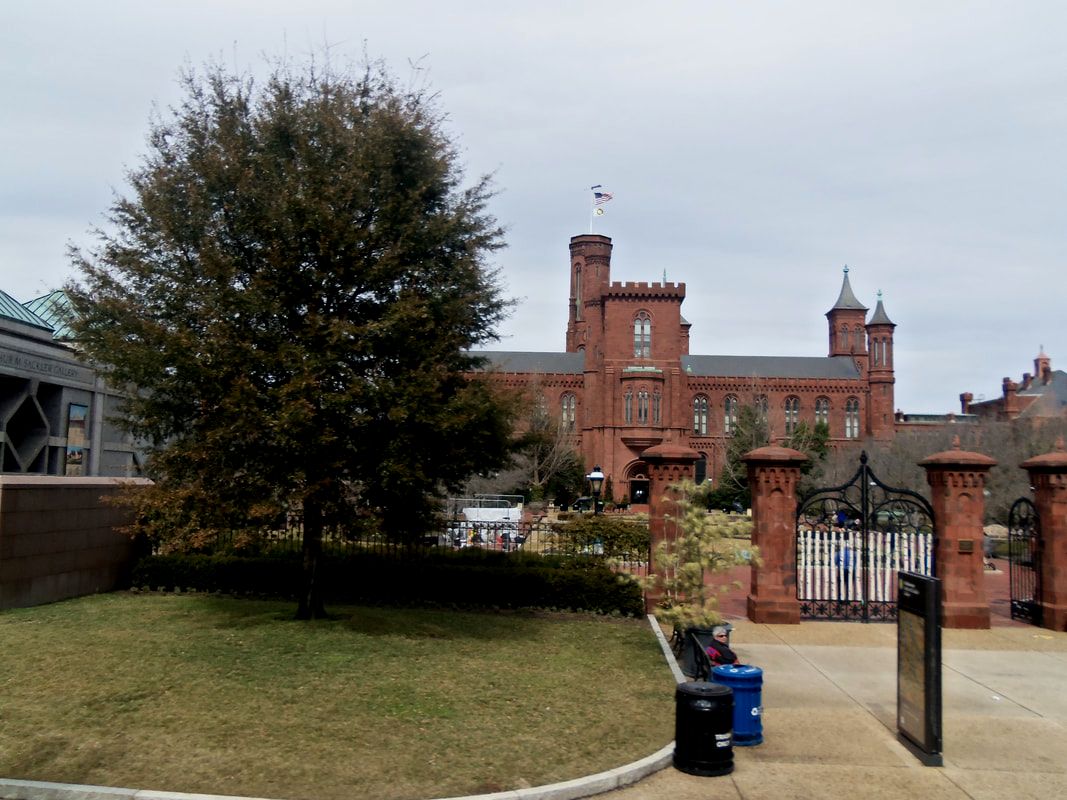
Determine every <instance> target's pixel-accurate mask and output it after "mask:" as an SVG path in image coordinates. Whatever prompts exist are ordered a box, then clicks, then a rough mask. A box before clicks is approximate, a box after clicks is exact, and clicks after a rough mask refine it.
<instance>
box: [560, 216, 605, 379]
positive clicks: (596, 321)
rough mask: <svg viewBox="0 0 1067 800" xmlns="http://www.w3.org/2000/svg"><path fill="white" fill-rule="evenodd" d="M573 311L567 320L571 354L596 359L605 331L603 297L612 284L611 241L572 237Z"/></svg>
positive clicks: (570, 311) (571, 294)
mask: <svg viewBox="0 0 1067 800" xmlns="http://www.w3.org/2000/svg"><path fill="white" fill-rule="evenodd" d="M570 253H571V292H570V301H569V303H570V310H569V314H568V317H567V352H568V353H577V352H579V351H581V350H585V351H586V353H587V356H586V358H587V361H586V363H587V364H588V363H589V361H588V359H589V358H590V357H593V358H595V353H594V351H595V349H596V348H595V345H596V344H597V342H594V341H592V340H593V338H594V337H596V336H599V334H600V332H601V331H602V329H603V318H602V317H603V309H602V307H601V297H602V296H603V294H604V291H605V290H606V289H607V287H608V284H609V283H610V282H611V239H610V238H609V237H607V236H601V235H599V234H592V233H590V234H585V235H582V236H572V237H571V244H570Z"/></svg>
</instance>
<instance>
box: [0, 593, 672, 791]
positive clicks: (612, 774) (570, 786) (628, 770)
mask: <svg viewBox="0 0 1067 800" xmlns="http://www.w3.org/2000/svg"><path fill="white" fill-rule="evenodd" d="M648 621H649V625H651V627H652V631H653V633H655V634H656V639H657V640H658V641H659V645H660V648H661V649H662V650H663V655H664V657H665V658H666V660H667V664H668V665H669V666H670V668H671V673H672V674H673V675H674V678H675V681H676V682H677V683H684V682H685V676H684V675H682V671H681V669H679V667H678V663H677V661H676V660H675V658H674V654H673V653H671V648H670V645H669V644H668V643H667V640H666V638H665V637H664V636H663V631H662V629H661V628H660V626H659V623H657V622H656V619H655V617H653V616H652V615H651V614H649V615H648ZM673 757H674V742H671V743H670V744H668V745H666V746H665V747H663V748H662V749H660V750H657V751H656V752H655V753H653V754H652V755H650V756H645V757H644V758H642V759H639V760H637V761H633V762H631V763H629V764H625V765H623V766H621V767H616V768H615V769H609V770H607V771H606V772H598V773H596V774H595V775H586V776H585V777H583V778H574V779H573V780H569V781H562V782H560V783H548V784H545V785H544V786H533V787H531V788H529V789H511V790H509V791H506V792H494V793H493V794H478V795H467V796H465V797H449V798H435V800H578V798H582V797H589V796H590V795H594V794H600V793H602V792H610V791H613V790H615V789H621V788H622V787H624V786H629V785H630V784H632V783H637V782H638V781H639V780H641V779H642V778H646V777H648V776H649V775H651V774H652V773H653V772H659V771H660V770H661V769H664V768H665V767H668V766H670V764H671V761H672V759H673ZM0 800H267V798H251V797H235V796H233V795H223V794H186V793H184V792H157V791H152V790H149V789H118V788H112V787H108V786H83V785H80V784H76V783H49V782H46V781H19V780H13V779H10V778H0Z"/></svg>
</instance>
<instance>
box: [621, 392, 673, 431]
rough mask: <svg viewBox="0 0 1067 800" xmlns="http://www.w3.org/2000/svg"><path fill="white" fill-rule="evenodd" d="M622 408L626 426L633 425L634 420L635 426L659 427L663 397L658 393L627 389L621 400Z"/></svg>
mask: <svg viewBox="0 0 1067 800" xmlns="http://www.w3.org/2000/svg"><path fill="white" fill-rule="evenodd" d="M635 406H636V408H635ZM622 408H623V418H624V419H625V421H626V424H627V425H633V424H635V420H636V424H637V425H648V424H650V423H651V424H652V425H659V424H660V422H661V420H662V416H663V412H662V408H663V397H662V395H661V394H660V393H659V392H649V391H647V390H645V389H641V390H639V391H637V392H634V390H633V389H628V390H627V391H626V394H625V395H624V396H623V399H622ZM635 411H636V412H637V413H636V414H635V413H634V412H635Z"/></svg>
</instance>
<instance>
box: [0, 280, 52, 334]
mask: <svg viewBox="0 0 1067 800" xmlns="http://www.w3.org/2000/svg"><path fill="white" fill-rule="evenodd" d="M0 317H7V318H8V319H13V320H15V321H16V322H22V323H24V324H26V325H32V326H33V327H35V328H42V329H44V330H46V331H49V332H51V330H52V326H51V325H49V324H48V323H47V322H45V321H44V320H43V319H41V318H40V317H38V316H37V315H36V314H34V313H33V312H32V311H30V310H29V309H28V308H26V307H25V306H23V305H22V304H21V303H20V302H18V301H17V300H15V298H13V297H12V296H11V295H9V294H8V293H7V292H5V291H3V290H0Z"/></svg>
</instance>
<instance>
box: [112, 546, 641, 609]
mask: <svg viewBox="0 0 1067 800" xmlns="http://www.w3.org/2000/svg"><path fill="white" fill-rule="evenodd" d="M469 550H470V551H471V552H470V553H468V552H467V551H466V550H463V551H459V552H453V551H442V552H440V553H434V552H432V551H431V553H428V554H424V555H418V556H412V557H407V558H398V557H397V556H395V555H388V554H380V553H369V552H368V553H361V554H358V555H349V556H344V557H340V556H323V557H322V559H321V561H320V580H321V583H322V586H323V594H324V599H325V600H326V602H335V603H337V602H342V603H382V604H393V605H423V604H430V605H446V606H457V607H467V608H554V609H572V610H575V611H594V612H598V613H602V614H613V613H615V614H623V615H626V616H639V615H641V614H643V613H644V599H643V595H642V592H641V589H640V587H639V586H638V585H637V584H636V583H635V582H634V581H633V580H631V579H630V578H629V577H627V576H620V575H619V574H617V573H615V572H612V571H611V570H610V569H608V568H607V567H606V566H604V565H603V564H602V563H599V562H598V561H597V560H596V559H583V558H560V557H550V556H548V557H546V556H537V555H534V554H524V553H516V554H508V553H497V552H487V551H484V550H480V549H479V548H469ZM132 585H133V586H134V587H135V588H146V589H155V590H165V591H171V590H175V589H177V590H184V591H200V592H220V593H224V594H233V595H255V596H261V597H279V598H295V597H296V596H297V595H298V594H299V590H300V585H301V560H300V556H299V554H285V555H277V556H233V555H167V556H148V557H146V558H144V559H142V560H141V561H140V562H139V563H138V565H137V566H136V567H135V568H134V571H133V576H132Z"/></svg>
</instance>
